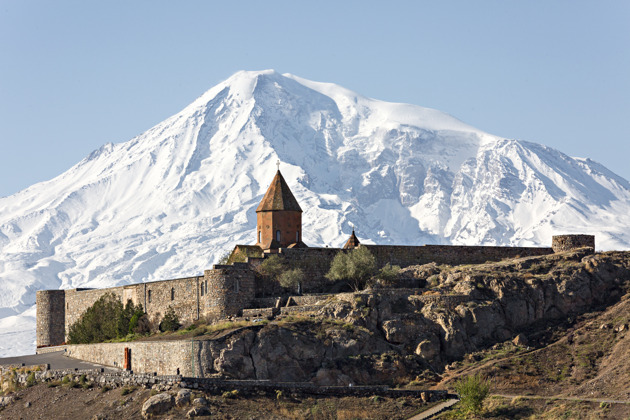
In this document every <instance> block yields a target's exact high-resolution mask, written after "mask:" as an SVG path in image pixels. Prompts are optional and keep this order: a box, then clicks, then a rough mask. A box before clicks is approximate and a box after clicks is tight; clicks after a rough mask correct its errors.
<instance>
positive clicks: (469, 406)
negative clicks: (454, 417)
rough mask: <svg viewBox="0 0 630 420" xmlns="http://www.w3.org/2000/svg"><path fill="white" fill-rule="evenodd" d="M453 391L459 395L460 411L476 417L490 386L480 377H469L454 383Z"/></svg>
mask: <svg viewBox="0 0 630 420" xmlns="http://www.w3.org/2000/svg"><path fill="white" fill-rule="evenodd" d="M455 391H456V392H457V393H458V394H459V399H460V401H459V404H460V407H461V410H462V411H464V412H465V413H472V414H474V415H478V414H480V413H481V411H482V409H483V401H484V400H485V399H486V397H487V396H488V394H489V393H490V384H489V382H488V381H487V380H485V379H484V378H483V377H482V376H481V375H478V374H477V375H470V376H467V377H465V378H462V379H460V380H459V381H457V382H456V383H455Z"/></svg>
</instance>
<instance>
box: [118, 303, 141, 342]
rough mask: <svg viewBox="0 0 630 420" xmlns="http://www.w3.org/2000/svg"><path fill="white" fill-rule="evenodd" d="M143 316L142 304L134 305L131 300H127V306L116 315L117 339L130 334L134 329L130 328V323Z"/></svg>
mask: <svg viewBox="0 0 630 420" xmlns="http://www.w3.org/2000/svg"><path fill="white" fill-rule="evenodd" d="M142 315H144V309H142V304H138V305H134V304H133V302H132V301H131V299H128V300H127V304H126V305H125V308H124V309H123V310H122V311H121V312H120V314H119V315H118V324H117V329H118V338H122V337H125V336H126V335H127V334H131V333H133V332H134V331H133V330H134V328H135V326H136V325H134V327H133V328H132V326H131V321H132V320H133V319H134V317H135V318H136V321H137V319H138V318H139V317H141V316H142Z"/></svg>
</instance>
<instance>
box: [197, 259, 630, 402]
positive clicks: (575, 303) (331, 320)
mask: <svg viewBox="0 0 630 420" xmlns="http://www.w3.org/2000/svg"><path fill="white" fill-rule="evenodd" d="M410 271H412V272H413V275H414V276H416V277H417V280H418V281H426V282H427V287H426V288H424V289H389V288H377V289H370V290H366V291H363V292H359V293H347V294H340V295H337V296H335V297H334V298H329V299H328V300H327V301H326V302H324V303H322V306H321V307H320V308H319V309H317V310H316V311H311V312H304V313H302V314H300V315H290V316H285V317H280V318H278V319H276V320H274V321H272V322H270V323H269V324H267V325H265V326H263V327H256V328H252V329H249V328H246V329H243V330H239V331H237V332H235V333H233V334H228V335H226V336H224V337H223V338H221V339H218V340H215V342H214V343H213V344H212V345H211V348H210V351H209V352H208V354H207V355H206V357H208V358H209V359H210V360H211V363H210V364H209V365H210V366H212V368H211V369H210V371H208V372H205V373H206V374H208V375H220V376H225V377H230V378H240V379H245V378H252V379H253V378H255V379H271V380H277V381H313V382H315V383H318V384H321V385H348V384H351V383H353V384H380V383H390V384H405V383H409V382H412V381H415V382H416V383H419V384H420V383H421V384H423V385H425V386H433V385H436V384H437V383H438V382H439V381H441V380H443V377H445V375H446V377H448V375H449V372H452V371H453V370H454V369H457V368H459V367H461V366H462V365H463V364H466V365H467V366H468V365H469V364H472V363H476V362H478V361H480V360H484V359H488V358H492V359H493V360H494V359H496V357H497V356H507V355H513V356H514V357H518V358H520V359H519V360H520V361H519V363H517V365H518V366H521V367H522V366H524V365H525V364H526V362H527V361H528V360H532V361H536V362H535V365H536V366H537V368H538V369H539V371H536V374H535V375H534V376H537V377H540V376H541V375H542V373H546V374H547V373H549V372H551V374H552V377H553V378H555V380H556V382H557V383H558V386H559V387H562V386H564V385H566V384H567V383H569V382H567V381H570V380H572V381H574V382H571V383H572V384H574V385H579V387H581V388H578V387H574V388H575V392H582V391H580V390H583V391H584V392H586V391H587V390H588V389H589V387H595V386H596V384H597V383H598V382H597V381H604V382H607V383H608V384H610V386H611V387H614V385H613V384H618V385H619V386H623V385H624V384H627V382H623V381H627V380H628V378H627V377H623V378H622V377H615V379H612V380H611V379H606V378H609V377H611V376H615V375H616V372H618V369H623V366H624V365H623V363H625V362H622V364H621V365H620V364H611V361H612V360H614V359H616V358H618V357H620V356H623V355H626V353H627V350H628V346H627V345H626V344H627V340H628V338H626V337H627V336H628V325H629V323H630V312H628V311H627V309H628V307H627V301H626V300H625V299H627V296H628V295H627V293H628V287H629V281H630V253H627V252H607V253H598V254H591V252H590V251H589V249H581V250H577V251H571V252H565V253H558V254H553V255H549V256H543V257H529V258H519V259H515V260H507V261H502V262H498V263H488V264H481V265H470V266H455V267H449V266H435V265H433V264H431V265H427V266H421V267H416V268H415V269H412V270H410ZM597 311H604V312H603V313H602V314H599V315H598V313H597ZM589 314H590V315H589ZM598 317H600V318H598ZM559 338H560V339H559ZM624 340H625V341H624ZM567 346H569V347H567ZM571 346H573V347H576V349H577V350H575V351H574V352H569V351H567V348H572V347H571ZM580 346H582V347H580ZM556 349H562V350H556ZM536 352H542V354H545V353H544V352H551V353H550V354H553V352H559V353H560V354H562V356H563V357H549V359H548V361H549V363H550V364H557V365H558V366H562V368H561V369H560V371H561V372H560V373H557V372H556V370H555V369H554V368H552V367H549V366H547V367H545V366H544V364H541V362H539V361H538V360H539V359H540V356H539V355H538V353H536ZM624 352H625V353H624ZM503 368H504V367H503V365H501V366H500V367H496V366H495V367H494V368H493V369H499V370H498V371H496V370H495V371H492V370H491V373H492V374H496V375H499V376H502V377H503V376H505V375H504V372H503V371H502V370H500V369H503ZM519 369H520V368H519ZM600 370H601V371H600ZM505 373H506V374H507V373H509V370H507V371H506V372H505ZM554 375H555V376H554ZM506 378H507V377H506ZM587 379H588V380H589V381H591V382H589V383H591V385H588V384H587V382H586V380H587ZM540 380H541V381H543V382H544V381H546V380H547V379H545V380H543V379H540ZM549 380H551V379H549ZM502 381H509V380H508V379H505V378H504V379H502ZM615 381H621V382H615ZM543 382H539V383H538V382H537V383H536V385H535V386H534V384H527V386H522V387H521V389H525V388H527V389H532V388H539V389H541V390H542V389H545V387H544V386H543V385H542V384H543ZM506 383H507V382H506ZM506 386H507V385H506ZM508 388H509V387H508ZM508 388H506V389H508ZM514 388H515V389H517V388H518V386H517V385H514ZM550 389H553V392H557V391H558V387H555V388H554V387H552V388H550ZM601 389H604V388H600V390H601ZM621 389H625V390H626V391H625V392H627V389H628V388H627V387H622V388H621ZM602 392H603V391H602ZM602 395H603V394H602ZM618 396H619V397H620V398H621V397H624V398H627V397H628V395H625V396H623V395H621V394H618Z"/></svg>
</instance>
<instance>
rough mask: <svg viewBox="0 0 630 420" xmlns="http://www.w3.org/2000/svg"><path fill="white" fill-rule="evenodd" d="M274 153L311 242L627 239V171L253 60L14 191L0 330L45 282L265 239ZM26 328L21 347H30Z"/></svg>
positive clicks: (166, 262) (605, 244) (96, 279)
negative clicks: (161, 115)
mask: <svg viewBox="0 0 630 420" xmlns="http://www.w3.org/2000/svg"><path fill="white" fill-rule="evenodd" d="M277 160H280V161H281V162H282V165H281V170H282V172H283V174H284V176H285V178H286V180H287V182H288V183H289V185H290V187H291V189H292V191H293V193H294V195H295V196H296V198H297V200H298V201H299V203H300V205H301V207H302V208H303V209H304V214H303V221H304V228H303V231H304V241H305V242H306V243H307V244H309V245H315V246H323V245H330V246H339V245H340V244H342V243H343V241H344V240H345V239H347V236H348V235H349V233H350V231H351V227H350V225H351V224H352V225H354V226H356V227H357V233H358V235H359V237H360V238H361V240H362V241H366V242H370V241H372V242H377V243H383V244H388V243H397V244H423V243H458V244H488V245H492V244H504V245H537V244H549V243H550V237H551V235H552V234H554V233H572V232H581V233H594V234H596V235H597V243H598V247H602V248H605V249H609V248H627V247H628V245H629V244H630V234H628V232H627V229H626V228H625V227H626V226H628V224H629V223H630V211H629V210H630V184H629V183H628V182H627V181H626V180H624V179H622V178H620V177H618V176H616V175H615V174H613V173H611V172H610V171H608V170H607V169H606V168H604V167H602V166H601V165H599V164H597V163H595V162H592V161H590V160H588V159H586V160H583V159H574V158H570V157H568V156H566V155H564V154H562V153H561V152H559V151H556V150H553V149H550V148H547V147H544V146H541V145H537V144H534V143H527V142H521V141H516V140H508V139H503V138H499V137H496V136H492V135H490V134H487V133H484V132H482V131H480V130H477V129H475V128H473V127H470V126H468V125H466V124H464V123H462V122H461V121H458V120H457V119H455V118H453V117H451V116H449V115H447V114H444V113H442V112H439V111H436V110H432V109H427V108H422V107H419V106H415V105H406V104H392V103H386V102H381V101H377V100H373V99H369V98H365V97H363V96H361V95H359V94H357V93H354V92H351V91H349V90H346V89H344V88H342V87H340V86H337V85H334V84H325V83H317V82H311V81H307V80H304V79H301V78H299V77H296V76H292V75H280V74H278V73H276V72H274V71H262V72H239V73H236V74H235V75H233V76H232V77H230V78H229V79H228V80H226V81H225V82H222V83H220V84H218V85H217V86H215V87H213V88H212V89H210V90H209V91H207V92H206V93H204V94H203V95H202V96H200V97H199V98H197V99H196V100H195V101H194V102H193V103H192V104H191V105H189V106H188V107H186V108H185V109H184V110H182V111H181V112H180V113H178V114H176V115H174V116H173V117H171V118H169V119H167V120H165V121H164V122H162V123H160V124H158V125H156V126H155V127H153V128H151V129H150V130H148V131H147V132H145V133H143V134H141V135H140V136H138V137H136V138H134V139H132V140H130V141H128V142H125V143H120V144H106V145H104V146H103V147H101V148H100V149H98V150H96V151H94V152H93V153H92V154H90V155H89V156H88V157H86V158H85V159H84V160H82V161H81V162H79V163H78V164H77V165H75V166H74V167H72V168H71V169H69V170H68V171H67V172H65V173H63V174H61V175H60V176H58V177H56V178H54V179H52V180H50V181H46V182H43V183H39V184H36V185H33V186H31V187H29V188H28V189H26V190H24V191H21V192H19V193H17V194H15V195H13V196H10V197H4V198H0V253H1V255H2V258H1V259H0V290H1V293H0V317H2V318H4V319H2V320H0V337H3V336H7V337H9V336H8V335H7V334H14V332H15V329H16V325H17V324H16V323H22V324H23V325H34V323H33V318H32V316H33V315H34V311H33V310H32V305H33V303H34V301H35V291H36V290H38V289H54V288H72V287H78V286H87V287H104V286H112V285H115V284H126V283H132V282H141V281H151V280H158V279H165V278H173V277H178V276H183V275H193V274H197V273H201V272H202V270H203V269H205V268H209V267H210V265H211V264H212V263H213V262H214V261H215V260H216V259H217V258H218V256H219V255H220V254H222V253H223V252H224V251H225V250H226V249H228V248H231V247H232V246H233V245H234V244H236V243H253V242H254V241H255V237H254V227H255V208H256V206H257V205H258V203H259V201H260V199H261V198H262V195H263V194H264V192H265V190H266V188H267V186H268V183H269V182H270V181H271V178H272V176H273V173H274V171H275V163H276V161H277ZM25 311H27V312H25ZM15 315H17V316H18V318H14V317H12V316H15ZM7 317H12V318H7ZM33 328H34V327H33ZM25 334H26V335H24V337H28V338H25V339H24V340H18V341H26V342H27V343H28V344H24V345H21V346H22V347H20V348H21V349H27V348H28V349H32V347H33V341H34V340H33V337H34V333H33V331H32V329H31V330H29V331H28V332H26V333H25ZM11 337H13V336H11ZM0 341H3V340H0ZM5 341H6V340H5ZM15 341H16V340H14V339H12V338H11V339H10V340H9V342H8V344H0V355H3V354H9V353H11V352H12V351H15V349H16V347H15V346H16V345H17V344H16V343H15ZM12 349H13V350H12Z"/></svg>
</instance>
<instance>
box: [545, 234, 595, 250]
mask: <svg viewBox="0 0 630 420" xmlns="http://www.w3.org/2000/svg"><path fill="white" fill-rule="evenodd" d="M551 247H552V248H553V250H554V252H562V251H569V250H571V249H575V248H584V247H590V248H593V250H595V236H593V235H557V236H553V237H552V239H551Z"/></svg>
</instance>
